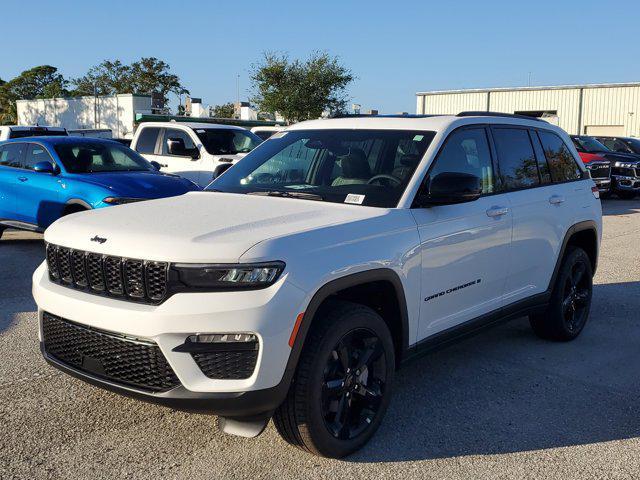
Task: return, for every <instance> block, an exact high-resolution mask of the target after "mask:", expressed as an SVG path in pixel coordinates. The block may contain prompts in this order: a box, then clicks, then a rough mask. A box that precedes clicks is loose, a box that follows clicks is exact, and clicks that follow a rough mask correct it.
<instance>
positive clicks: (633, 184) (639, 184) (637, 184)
mask: <svg viewBox="0 0 640 480" xmlns="http://www.w3.org/2000/svg"><path fill="white" fill-rule="evenodd" d="M611 178H612V179H613V185H614V189H616V190H624V191H634V192H635V191H640V177H628V176H625V175H612V176H611Z"/></svg>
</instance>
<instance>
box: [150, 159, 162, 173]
mask: <svg viewBox="0 0 640 480" xmlns="http://www.w3.org/2000/svg"><path fill="white" fill-rule="evenodd" d="M149 163H150V164H151V166H152V167H153V168H154V170H157V171H160V168H161V165H160V164H159V163H158V162H156V161H151V162H149Z"/></svg>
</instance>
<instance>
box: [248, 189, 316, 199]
mask: <svg viewBox="0 0 640 480" xmlns="http://www.w3.org/2000/svg"><path fill="white" fill-rule="evenodd" d="M247 195H260V196H263V197H283V198H301V199H303V200H324V197H323V196H322V195H318V194H316V193H308V192H285V191H281V190H262V191H255V192H247Z"/></svg>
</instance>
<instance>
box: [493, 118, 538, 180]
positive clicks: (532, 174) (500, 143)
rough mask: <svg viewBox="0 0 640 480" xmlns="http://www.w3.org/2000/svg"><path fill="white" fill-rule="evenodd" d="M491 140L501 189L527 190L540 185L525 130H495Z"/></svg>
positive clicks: (534, 159)
mask: <svg viewBox="0 0 640 480" xmlns="http://www.w3.org/2000/svg"><path fill="white" fill-rule="evenodd" d="M493 139H494V142H495V145H496V151H497V153H498V165H499V166H500V180H501V182H502V187H503V189H505V190H513V189H518V188H528V187H534V186H536V185H539V184H540V177H539V176H538V165H537V160H536V156H535V154H534V152H533V145H531V139H530V138H529V132H528V131H527V130H524V129H520V128H495V129H493Z"/></svg>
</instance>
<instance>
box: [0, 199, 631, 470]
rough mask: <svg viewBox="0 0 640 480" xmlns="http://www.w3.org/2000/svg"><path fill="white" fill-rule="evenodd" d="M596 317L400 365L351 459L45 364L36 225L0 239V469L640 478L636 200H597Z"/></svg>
mask: <svg viewBox="0 0 640 480" xmlns="http://www.w3.org/2000/svg"><path fill="white" fill-rule="evenodd" d="M604 208H605V213H606V216H605V220H604V222H605V229H604V235H603V237H604V241H603V246H602V252H601V255H600V265H599V270H598V273H597V276H596V278H595V284H596V285H595V287H594V299H593V308H592V313H591V319H590V323H589V324H588V325H587V327H586V329H585V331H584V333H583V334H582V336H581V337H580V338H579V339H578V340H576V341H575V342H572V343H569V344H554V343H548V342H544V341H542V340H538V339H537V338H536V337H534V336H533V335H532V333H531V332H530V330H529V327H528V323H527V321H526V320H525V319H521V320H516V321H514V322H511V323H509V324H507V325H503V326H500V327H497V328H495V329H493V330H490V331H487V332H484V333H482V334H480V335H478V336H476V337H474V338H471V339H468V340H466V341H464V342H462V343H459V344H457V345H455V346H453V347H451V348H448V349H446V350H442V351H440V352H437V353H434V354H432V355H430V356H427V357H425V358H423V359H420V360H417V361H415V362H413V363H412V364H410V365H408V366H407V367H405V368H404V369H402V370H401V371H400V372H399V374H398V377H397V381H396V384H395V396H394V399H393V401H392V404H391V407H390V410H389V412H388V414H387V417H386V419H385V421H384V422H383V425H382V427H381V429H380V430H379V432H378V434H377V435H376V436H375V437H374V439H373V441H372V442H371V443H370V444H369V445H368V446H367V447H366V448H365V449H364V450H362V451H361V452H359V453H357V454H356V455H353V456H351V457H349V458H348V459H346V460H341V461H334V460H325V459H319V458H316V457H313V456H310V455H308V454H305V453H303V452H301V451H298V450H296V449H293V448H291V447H289V446H288V445H286V444H285V443H284V442H283V441H281V440H280V438H279V436H278V435H277V433H276V431H275V429H274V428H273V426H272V425H269V427H268V428H267V430H266V432H265V433H264V434H263V435H262V436H261V437H259V438H256V439H241V438H235V437H230V436H226V435H224V434H221V433H219V432H218V431H217V429H216V427H215V417H210V416H205V415H193V414H191V415H189V414H184V413H180V412H174V411H171V410H169V409H165V408H162V407H158V406H152V405H148V404H145V403H141V402H138V401H135V400H131V399H127V398H123V397H120V396H117V395H115V394H112V393H108V392H105V391H102V390H100V389H98V388H95V387H92V386H89V385H87V384H85V383H83V382H81V381H79V380H76V379H73V378H71V377H68V376H66V375H64V374H62V373H60V372H58V371H56V370H54V369H53V368H51V367H49V366H47V365H46V364H45V362H44V360H42V359H41V357H40V353H39V347H38V341H37V332H36V314H35V304H34V302H33V299H32V297H31V291H30V289H31V273H32V272H33V270H34V269H35V268H36V266H37V265H38V264H39V263H40V262H41V260H42V258H43V244H42V239H41V236H39V235H35V234H26V233H20V232H6V233H5V236H4V238H3V240H2V241H0V286H1V288H0V358H1V359H2V361H0V479H3V480H6V479H10V478H30V479H34V478H38V479H39V478H55V479H59V478H68V479H84V478H91V479H102V478H180V479H182V478H189V479H205V478H206V479H210V478H252V479H258V478H300V477H305V478H332V479H333V478H349V479H355V478H376V479H378V480H379V479H383V478H403V479H411V478H421V479H424V478H434V479H435V478H437V479H445V478H447V479H448V478H464V479H467V478H492V479H493V478H514V479H524V478H561V479H563V480H567V479H572V478H575V479H585V478H635V479H637V478H640V438H639V437H640V395H639V394H640V200H636V201H619V200H610V201H607V202H605V203H604Z"/></svg>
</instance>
